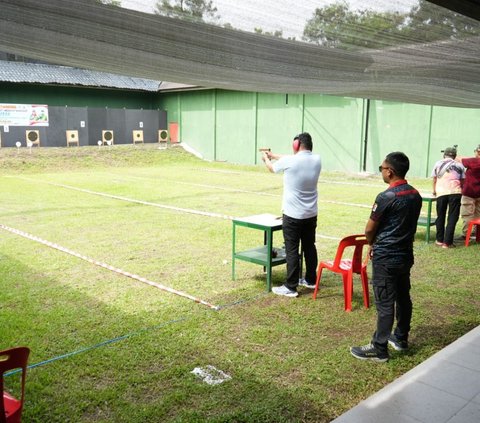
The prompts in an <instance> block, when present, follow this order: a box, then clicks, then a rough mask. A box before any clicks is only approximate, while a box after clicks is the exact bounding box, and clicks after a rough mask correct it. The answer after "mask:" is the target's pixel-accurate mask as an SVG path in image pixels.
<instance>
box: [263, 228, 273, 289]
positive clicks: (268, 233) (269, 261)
mask: <svg viewBox="0 0 480 423" xmlns="http://www.w3.org/2000/svg"><path fill="white" fill-rule="evenodd" d="M265 242H266V245H267V292H270V291H271V290H272V248H273V245H272V244H273V235H272V230H271V229H267V230H266V231H265Z"/></svg>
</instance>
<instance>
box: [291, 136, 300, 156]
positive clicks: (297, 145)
mask: <svg viewBox="0 0 480 423" xmlns="http://www.w3.org/2000/svg"><path fill="white" fill-rule="evenodd" d="M292 148H293V151H294V152H295V153H296V152H298V150H300V140H299V139H298V138H296V139H294V140H293V144H292Z"/></svg>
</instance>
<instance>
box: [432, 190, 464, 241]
mask: <svg viewBox="0 0 480 423" xmlns="http://www.w3.org/2000/svg"><path fill="white" fill-rule="evenodd" d="M461 198H462V194H450V195H442V196H440V197H438V198H437V220H436V222H435V226H436V228H437V235H436V239H437V241H438V242H443V243H445V244H448V245H451V244H453V237H454V235H455V226H456V224H457V222H458V217H459V216H460V200H461ZM447 209H448V218H446V216H447ZM445 220H447V226H446V227H445Z"/></svg>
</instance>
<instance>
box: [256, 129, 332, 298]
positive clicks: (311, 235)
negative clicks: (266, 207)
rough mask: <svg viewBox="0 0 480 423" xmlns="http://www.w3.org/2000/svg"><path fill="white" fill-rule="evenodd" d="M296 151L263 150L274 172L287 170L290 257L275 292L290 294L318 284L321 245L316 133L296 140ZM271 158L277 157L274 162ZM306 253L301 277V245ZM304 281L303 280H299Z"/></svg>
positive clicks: (284, 205) (285, 228) (287, 250)
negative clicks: (318, 241)
mask: <svg viewBox="0 0 480 423" xmlns="http://www.w3.org/2000/svg"><path fill="white" fill-rule="evenodd" d="M292 147H293V153H294V154H293V155H280V154H274V153H272V152H270V151H265V152H264V153H263V157H262V160H263V161H264V162H265V165H266V166H267V168H268V169H269V170H270V172H274V173H280V172H283V201H282V209H283V222H282V230H283V238H284V241H285V253H286V260H287V279H286V282H285V284H284V285H282V286H280V287H274V288H273V289H272V291H273V293H275V294H277V295H284V296H286V297H296V296H298V292H297V286H298V285H299V283H300V285H303V286H306V287H308V288H312V289H313V288H315V282H316V274H317V264H318V258H317V249H316V247H315V229H316V227H317V213H318V209H317V199H318V192H317V184H318V177H319V176H320V170H321V167H322V165H321V162H320V157H319V156H318V155H315V154H312V148H313V143H312V137H311V136H310V134H308V133H307V132H304V133H302V134H300V135H297V136H296V137H295V138H294V140H293V146H292ZM271 159H273V160H276V161H275V162H274V163H272V162H271ZM300 241H301V242H302V249H303V253H304V256H305V267H306V272H305V279H300V277H301V275H300V265H299V262H300V255H299V247H300ZM299 281H300V282H299Z"/></svg>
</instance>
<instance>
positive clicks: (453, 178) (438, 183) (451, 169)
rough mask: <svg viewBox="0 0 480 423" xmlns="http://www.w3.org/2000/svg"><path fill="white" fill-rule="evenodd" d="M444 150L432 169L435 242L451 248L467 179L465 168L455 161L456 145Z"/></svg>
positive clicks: (453, 245) (440, 245)
mask: <svg viewBox="0 0 480 423" xmlns="http://www.w3.org/2000/svg"><path fill="white" fill-rule="evenodd" d="M442 152H443V159H441V160H438V161H437V162H436V163H435V165H434V166H433V170H432V178H433V195H435V196H436V197H437V202H436V205H437V219H436V221H435V226H436V229H437V233H436V241H435V244H436V245H438V246H439V247H443V248H451V247H455V244H454V243H453V237H454V235H455V226H456V225H457V222H458V218H459V216H460V200H461V198H462V185H463V181H464V179H465V168H464V167H463V165H462V164H461V163H457V162H456V161H455V157H456V156H457V148H456V146H455V147H447V148H446V149H445V150H443V151H442ZM447 211H448V217H447ZM445 223H446V225H445Z"/></svg>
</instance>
